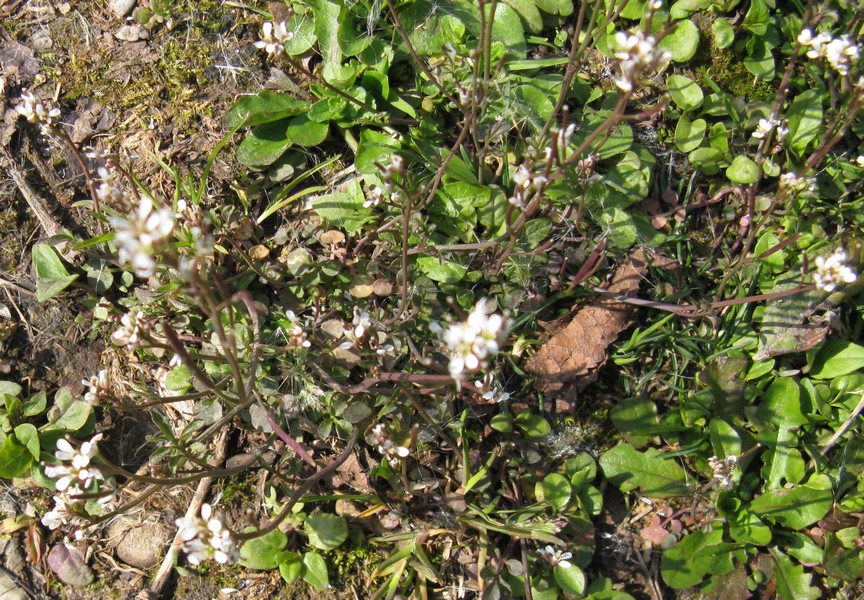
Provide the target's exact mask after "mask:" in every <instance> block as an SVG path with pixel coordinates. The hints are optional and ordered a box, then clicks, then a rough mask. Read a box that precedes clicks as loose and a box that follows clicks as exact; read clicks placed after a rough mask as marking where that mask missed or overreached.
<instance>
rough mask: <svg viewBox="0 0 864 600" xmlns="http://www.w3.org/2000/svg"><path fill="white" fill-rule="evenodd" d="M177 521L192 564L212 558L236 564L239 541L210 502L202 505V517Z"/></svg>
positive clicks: (184, 550) (238, 555) (238, 554)
mask: <svg viewBox="0 0 864 600" xmlns="http://www.w3.org/2000/svg"><path fill="white" fill-rule="evenodd" d="M175 523H176V524H177V528H178V529H179V531H178V536H179V537H180V539H181V540H182V541H183V546H182V549H183V552H185V553H186V558H187V560H189V563H190V564H193V565H200V564H201V563H202V562H204V561H205V560H209V559H211V558H212V559H213V560H215V561H216V562H218V563H221V564H234V563H235V562H237V559H238V558H240V553H239V551H238V549H237V542H236V541H235V540H234V537H233V536H232V535H231V532H230V531H229V530H228V529H227V528H226V527H225V525H224V524H223V523H222V520H221V519H220V518H219V517H217V516H215V515H214V514H213V508H212V507H211V506H210V505H209V504H202V505H201V516H200V517H191V518H188V519H187V518H186V517H182V518H180V519H177V521H175Z"/></svg>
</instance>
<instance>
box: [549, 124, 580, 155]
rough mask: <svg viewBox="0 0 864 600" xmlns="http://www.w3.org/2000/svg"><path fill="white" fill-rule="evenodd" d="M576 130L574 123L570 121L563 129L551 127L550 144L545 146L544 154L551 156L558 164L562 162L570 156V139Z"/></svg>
mask: <svg viewBox="0 0 864 600" xmlns="http://www.w3.org/2000/svg"><path fill="white" fill-rule="evenodd" d="M575 131H576V124H575V123H570V124H569V125H567V127H565V128H564V129H558V128H553V129H552V131H551V132H550V133H551V137H552V140H553V141H552V145H550V146H549V147H548V148H546V156H547V157H549V158H553V159H554V160H555V161H556V162H557V163H558V164H563V163H565V162H566V161H567V159H568V158H569V157H570V140H572V139H573V133H574V132H575Z"/></svg>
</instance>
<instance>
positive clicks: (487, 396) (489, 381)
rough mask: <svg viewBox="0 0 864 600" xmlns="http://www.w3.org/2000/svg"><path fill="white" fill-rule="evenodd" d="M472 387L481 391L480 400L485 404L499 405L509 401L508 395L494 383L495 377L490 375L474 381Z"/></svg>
mask: <svg viewBox="0 0 864 600" xmlns="http://www.w3.org/2000/svg"><path fill="white" fill-rule="evenodd" d="M474 386H475V387H477V388H479V389H480V390H482V391H483V396H482V398H483V399H484V400H486V401H487V402H494V403H496V404H499V403H501V402H507V401H508V400H509V399H510V394H509V393H507V392H505V391H504V390H503V389H501V386H499V385H497V384H496V383H495V376H494V375H493V374H492V373H487V374H486V376H485V377H484V378H483V379H482V380H479V379H478V380H477V381H475V382H474Z"/></svg>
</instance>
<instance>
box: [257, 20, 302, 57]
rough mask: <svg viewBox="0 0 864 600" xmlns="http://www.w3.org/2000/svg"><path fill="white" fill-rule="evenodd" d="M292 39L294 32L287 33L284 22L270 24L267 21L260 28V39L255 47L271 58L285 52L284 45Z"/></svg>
mask: <svg viewBox="0 0 864 600" xmlns="http://www.w3.org/2000/svg"><path fill="white" fill-rule="evenodd" d="M293 38H294V32H293V31H288V26H287V25H285V22H284V21H281V22H279V23H276V24H274V23H272V22H271V21H267V22H266V23H264V25H262V26H261V39H260V40H259V41H257V42H255V47H256V48H258V49H259V50H264V51H265V52H267V55H268V56H270V57H271V58H273V57H276V56H278V55H279V54H281V53H282V52H284V51H285V43H286V42H289V41H291V40H292V39H293Z"/></svg>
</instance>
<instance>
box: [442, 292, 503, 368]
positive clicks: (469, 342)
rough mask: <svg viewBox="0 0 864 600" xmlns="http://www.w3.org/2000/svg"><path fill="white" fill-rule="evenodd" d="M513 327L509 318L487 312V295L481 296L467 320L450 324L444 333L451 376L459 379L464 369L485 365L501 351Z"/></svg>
mask: <svg viewBox="0 0 864 600" xmlns="http://www.w3.org/2000/svg"><path fill="white" fill-rule="evenodd" d="M510 327H511V324H510V320H509V319H508V318H506V317H504V316H502V315H498V314H493V315H489V314H486V298H482V299H480V300H479V301H478V302H477V304H476V305H475V306H474V309H473V310H472V311H471V313H470V314H469V315H468V318H467V319H466V321H465V322H464V323H454V324H452V325H450V327H449V328H448V329H447V331H445V332H444V334H443V336H442V339H443V341H444V343H445V345H446V346H447V351H448V352H449V354H450V363H449V364H448V366H447V368H448V370H449V371H450V375H451V376H452V377H453V378H454V379H457V380H459V379H462V377H463V374H464V373H465V372H471V371H476V370H477V369H479V368H480V367H481V366H485V364H486V361H487V360H488V359H489V358H491V357H492V356H494V355H495V354H497V353H498V351H499V350H500V348H501V345H502V344H503V343H504V340H505V339H506V337H507V334H508V333H510Z"/></svg>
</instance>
